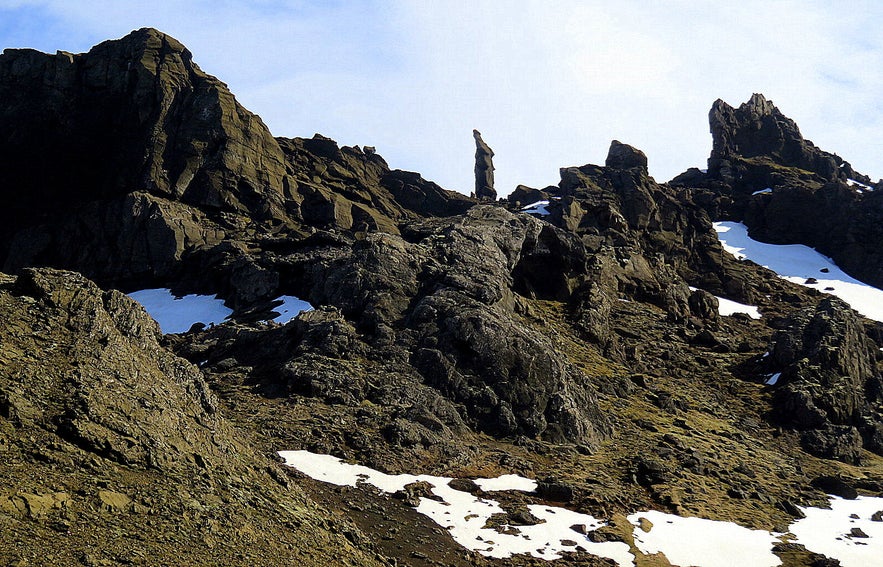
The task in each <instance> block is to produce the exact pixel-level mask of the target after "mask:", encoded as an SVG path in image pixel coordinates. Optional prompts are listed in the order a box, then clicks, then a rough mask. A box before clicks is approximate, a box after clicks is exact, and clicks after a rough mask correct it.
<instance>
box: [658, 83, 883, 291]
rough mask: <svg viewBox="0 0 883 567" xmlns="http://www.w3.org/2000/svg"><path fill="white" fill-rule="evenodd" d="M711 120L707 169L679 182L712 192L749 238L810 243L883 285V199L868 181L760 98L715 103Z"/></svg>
mask: <svg viewBox="0 0 883 567" xmlns="http://www.w3.org/2000/svg"><path fill="white" fill-rule="evenodd" d="M709 123H710V127H711V132H712V138H713V142H714V146H713V149H712V152H711V157H710V158H709V160H708V173H707V174H702V173H700V172H699V171H698V170H694V171H693V172H687V173H685V174H682V175H680V176H678V177H677V178H675V180H673V183H674V184H677V185H681V186H691V187H706V188H710V189H712V190H713V191H714V192H715V193H716V194H717V197H716V204H715V205H714V206H715V208H717V209H718V211H717V214H716V215H715V216H722V217H725V218H729V219H734V220H740V221H742V222H744V223H745V224H746V225H747V226H748V229H749V234H750V235H751V237H752V238H756V239H758V240H761V241H763V242H770V243H774V244H804V245H806V246H810V247H812V248H815V249H817V250H818V251H819V252H822V253H823V254H825V255H827V256H830V257H832V258H833V259H834V261H835V262H837V264H838V266H840V267H841V268H843V269H844V270H845V271H847V272H848V273H850V274H851V275H853V276H854V277H856V278H858V279H861V280H863V281H866V282H868V283H871V284H872V285H876V286H880V285H883V254H881V252H880V250H881V247H883V231H881V228H880V223H879V219H880V218H883V217H881V213H883V196H881V195H880V194H879V192H875V191H874V184H873V182H872V181H871V180H870V178H868V177H867V176H865V175H862V174H861V173H858V172H856V171H855V170H853V168H852V166H851V165H850V164H849V163H848V162H846V161H844V160H843V159H842V158H840V157H839V156H837V155H836V154H831V153H828V152H825V151H823V150H820V149H819V148H817V147H816V146H815V145H813V143H812V142H810V141H809V140H805V139H804V138H803V136H802V135H801V134H800V130H799V129H798V127H797V125H796V124H795V123H794V121H793V120H791V119H789V118H787V117H786V116H784V115H783V114H782V113H781V112H780V111H779V109H778V108H776V107H775V106H774V105H773V103H772V101H769V100H766V99H765V98H764V97H763V95H760V94H755V95H753V96H752V97H751V99H750V100H749V101H748V102H747V103H745V104H742V105H741V106H739V108H733V107H731V106H730V105H728V104H727V103H725V102H723V101H721V100H718V101H716V102H715V103H714V105H713V106H712V109H711V112H710V113H709ZM877 186H878V188H880V187H879V184H878V185H877ZM767 189H769V191H766V190H767ZM761 191H763V192H762V193H760V192H761Z"/></svg>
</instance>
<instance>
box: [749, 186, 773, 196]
mask: <svg viewBox="0 0 883 567" xmlns="http://www.w3.org/2000/svg"><path fill="white" fill-rule="evenodd" d="M772 192H773V189H772V187H767V188H766V189H761V190H760V191H755V192H754V193H752V195H765V194H766V193H772Z"/></svg>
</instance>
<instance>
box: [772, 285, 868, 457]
mask: <svg viewBox="0 0 883 567" xmlns="http://www.w3.org/2000/svg"><path fill="white" fill-rule="evenodd" d="M787 325H788V326H787V327H786V328H785V329H783V330H781V331H779V332H777V333H776V334H775V335H774V336H773V341H772V344H771V346H770V350H769V353H770V356H769V357H768V361H767V369H768V370H769V372H770V373H773V372H776V373H779V378H778V380H777V381H776V385H775V388H776V393H775V396H774V398H773V399H774V410H773V411H774V415H775V419H778V420H780V421H782V422H783V423H786V424H789V425H792V426H794V427H796V428H797V429H799V430H802V431H803V432H804V433H803V435H802V440H803V443H804V445H805V446H806V448H807V450H808V451H810V452H812V453H814V454H817V455H820V456H822V457H827V458H835V459H840V460H844V461H847V462H859V461H860V458H861V447H862V445H864V446H865V447H867V448H868V449H869V450H872V451H875V452H877V453H880V452H881V451H883V415H881V414H880V413H879V409H878V408H879V404H880V402H883V377H881V374H880V372H879V371H878V370H877V368H876V367H877V365H876V358H877V356H876V354H875V351H876V350H877V347H876V345H875V344H874V343H873V341H871V340H870V339H869V338H868V337H867V336H866V335H865V333H864V330H863V329H862V326H861V323H860V322H859V320H858V317H856V315H855V314H854V313H853V312H852V310H850V309H849V307H848V306H847V305H846V304H844V303H843V302H842V301H840V300H839V299H836V298H828V299H824V300H822V301H821V302H820V303H819V304H818V306H816V307H815V308H814V309H813V308H809V309H804V310H801V311H799V312H797V313H795V314H794V315H793V316H792V317H791V318H790V319H789V321H788V322H787Z"/></svg>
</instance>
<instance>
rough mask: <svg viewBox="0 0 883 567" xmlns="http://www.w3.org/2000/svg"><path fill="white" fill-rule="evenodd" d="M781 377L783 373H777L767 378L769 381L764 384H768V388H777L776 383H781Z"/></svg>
mask: <svg viewBox="0 0 883 567" xmlns="http://www.w3.org/2000/svg"><path fill="white" fill-rule="evenodd" d="M781 377H782V373H781V372H776V373H775V374H770V375H769V376H768V377H767V380H766V382H764V384H766V385H767V386H775V385H776V383H777V382H778V381H779V378H781Z"/></svg>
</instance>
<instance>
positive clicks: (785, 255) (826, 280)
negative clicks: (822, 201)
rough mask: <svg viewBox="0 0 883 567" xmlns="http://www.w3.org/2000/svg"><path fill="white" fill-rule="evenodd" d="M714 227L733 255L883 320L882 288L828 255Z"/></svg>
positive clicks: (741, 229) (727, 226) (735, 226)
mask: <svg viewBox="0 0 883 567" xmlns="http://www.w3.org/2000/svg"><path fill="white" fill-rule="evenodd" d="M714 229H715V230H716V231H717V236H718V238H719V239H720V241H721V244H722V245H723V247H724V250H726V251H727V252H729V253H731V254H732V255H734V256H735V257H736V258H739V259H743V258H747V259H748V260H751V261H753V262H755V263H757V264H760V265H761V266H765V267H767V268H769V269H770V270H772V271H774V272H776V273H777V274H779V276H780V277H782V278H784V279H786V280H788V281H790V282H794V283H797V284H801V285H805V286H806V287H811V288H814V289H817V290H819V291H821V292H824V293H830V294H832V295H836V296H837V297H839V298H840V299H842V300H844V301H846V302H847V303H849V305H850V306H852V308H853V309H855V310H856V311H858V312H859V313H861V314H862V315H864V316H865V317H867V318H869V319H874V320H875V321H883V290H880V289H877V288H875V287H872V286H869V285H868V284H865V283H862V282H860V281H858V280H857V279H855V278H852V277H850V276H848V275H847V274H846V273H844V272H843V270H841V269H840V268H838V267H837V265H836V264H835V263H834V262H833V261H832V260H831V259H830V258H828V257H827V256H823V255H821V254H819V253H818V252H816V251H815V250H813V249H812V248H810V247H808V246H803V245H802V244H765V243H763V242H758V241H756V240H752V239H751V238H749V237H748V229H747V228H746V227H745V225H744V224H742V223H737V222H716V223H714ZM822 270H826V271H822ZM810 278H812V279H810ZM881 564H883V561H881Z"/></svg>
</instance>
